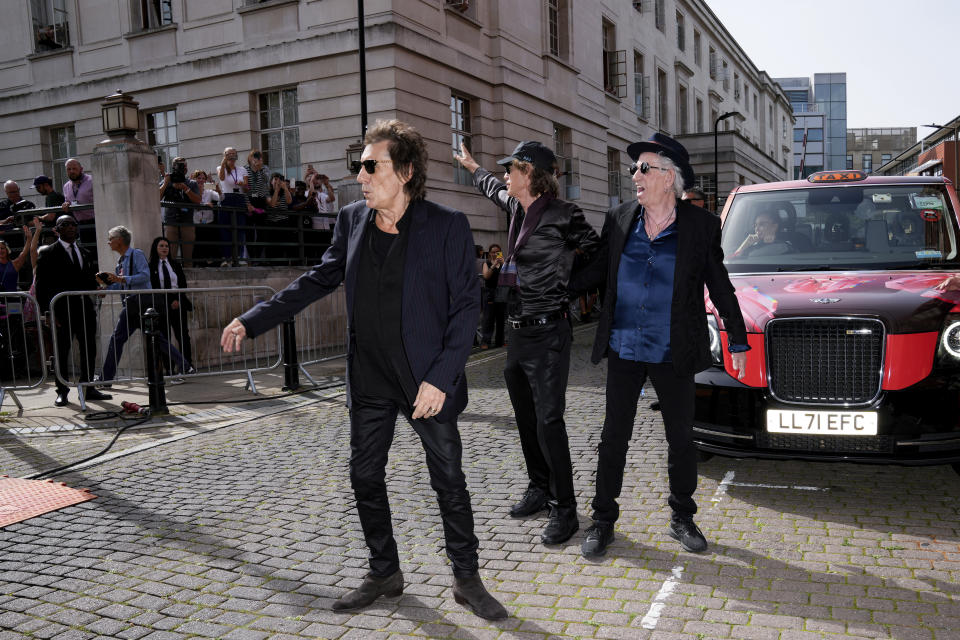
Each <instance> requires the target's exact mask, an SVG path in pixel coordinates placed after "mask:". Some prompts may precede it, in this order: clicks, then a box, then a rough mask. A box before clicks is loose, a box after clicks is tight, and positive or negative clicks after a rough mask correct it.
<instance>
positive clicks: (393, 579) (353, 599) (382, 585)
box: [333, 569, 403, 611]
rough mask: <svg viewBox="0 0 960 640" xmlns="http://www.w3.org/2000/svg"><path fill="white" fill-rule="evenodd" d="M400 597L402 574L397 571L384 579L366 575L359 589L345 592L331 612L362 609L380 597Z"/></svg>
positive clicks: (369, 574) (401, 592)
mask: <svg viewBox="0 0 960 640" xmlns="http://www.w3.org/2000/svg"><path fill="white" fill-rule="evenodd" d="M401 595H403V574H402V573H400V570H399V569H398V570H397V572H396V573H394V574H393V575H390V576H387V577H386V578H378V577H377V576H375V575H373V574H371V573H368V574H367V575H366V577H364V579H363V582H362V583H361V584H360V586H359V587H357V588H356V589H353V590H352V591H348V592H346V593H345V594H343V595H342V596H340V598H339V599H338V600H337V601H336V602H334V603H333V610H334V611H349V610H351V609H362V608H363V607H366V606H369V605H371V604H373V601H374V600H376V599H377V598H379V597H380V596H384V597H386V598H399V597H400V596H401Z"/></svg>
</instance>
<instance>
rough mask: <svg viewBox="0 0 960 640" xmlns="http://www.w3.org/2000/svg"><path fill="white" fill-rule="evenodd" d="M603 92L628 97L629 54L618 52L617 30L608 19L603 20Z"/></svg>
mask: <svg viewBox="0 0 960 640" xmlns="http://www.w3.org/2000/svg"><path fill="white" fill-rule="evenodd" d="M603 90H604V91H606V92H607V93H609V94H612V95H615V96H616V97H618V98H626V97H627V52H626V51H623V50H621V51H617V28H616V26H615V25H614V24H613V23H612V22H610V21H609V20H607V19H604V20H603Z"/></svg>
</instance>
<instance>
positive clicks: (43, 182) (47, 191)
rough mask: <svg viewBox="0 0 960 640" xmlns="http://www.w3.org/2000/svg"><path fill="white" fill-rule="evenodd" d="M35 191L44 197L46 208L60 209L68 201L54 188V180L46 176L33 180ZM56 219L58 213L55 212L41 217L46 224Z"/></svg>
mask: <svg viewBox="0 0 960 640" xmlns="http://www.w3.org/2000/svg"><path fill="white" fill-rule="evenodd" d="M33 189H34V191H36V192H37V193H39V194H40V195H42V196H43V197H44V200H43V206H44V207H59V206H61V205H63V203H64V202H65V201H66V199H65V198H64V197H63V194H62V193H59V192H58V191H56V190H55V189H54V188H53V180H51V179H50V178H48V177H47V176H45V175H39V176H37V177H36V178H34V179H33ZM56 219H57V212H54V211H51V212H50V213H48V214H46V215H44V216H41V220H43V221H44V222H53V221H54V220H56Z"/></svg>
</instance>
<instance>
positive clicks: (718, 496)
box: [710, 471, 734, 503]
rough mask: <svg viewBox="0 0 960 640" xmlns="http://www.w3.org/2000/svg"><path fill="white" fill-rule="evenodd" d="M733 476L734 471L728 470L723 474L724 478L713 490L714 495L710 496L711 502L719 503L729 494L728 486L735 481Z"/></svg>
mask: <svg viewBox="0 0 960 640" xmlns="http://www.w3.org/2000/svg"><path fill="white" fill-rule="evenodd" d="M733 476H734V473H733V471H727V472H726V473H725V474H723V480H721V481H720V484H718V485H717V490H716V491H714V492H713V497H712V498H710V502H713V503H717V502H720V501H721V500H723V496H725V495H727V487H729V486H730V485H731V484H732V483H733Z"/></svg>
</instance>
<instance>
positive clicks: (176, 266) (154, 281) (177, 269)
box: [150, 258, 193, 311]
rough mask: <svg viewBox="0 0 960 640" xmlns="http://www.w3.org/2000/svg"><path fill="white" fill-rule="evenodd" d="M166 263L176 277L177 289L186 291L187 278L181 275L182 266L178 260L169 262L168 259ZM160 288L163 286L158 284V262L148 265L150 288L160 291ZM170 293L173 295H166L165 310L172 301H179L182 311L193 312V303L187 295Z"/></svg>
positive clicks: (177, 292) (176, 291) (176, 292)
mask: <svg viewBox="0 0 960 640" xmlns="http://www.w3.org/2000/svg"><path fill="white" fill-rule="evenodd" d="M167 261H168V262H169V263H170V267H171V268H172V269H173V274H174V275H175V276H177V287H178V288H179V289H186V288H187V276H186V275H185V274H184V273H183V265H181V264H180V262H179V261H178V260H170V259H169V258H168V259H167ZM162 287H163V285H162V284H161V282H160V262H159V261H158V262H157V264H151V265H150V288H151V289H160V288H162ZM172 291H174V293H168V294H166V296H167V304H166V307H165V308H166V309H169V308H170V304H171V303H172V302H173V301H174V300H179V301H180V308H181V309H183V310H184V311H193V303H192V302H190V298H188V297H187V294H185V293H183V292H182V291H179V290H176V289H174V290H172Z"/></svg>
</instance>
